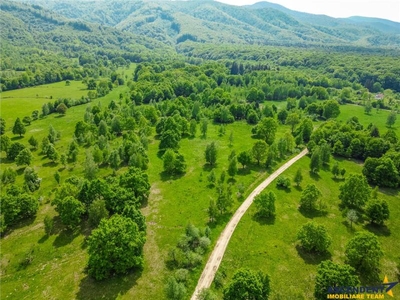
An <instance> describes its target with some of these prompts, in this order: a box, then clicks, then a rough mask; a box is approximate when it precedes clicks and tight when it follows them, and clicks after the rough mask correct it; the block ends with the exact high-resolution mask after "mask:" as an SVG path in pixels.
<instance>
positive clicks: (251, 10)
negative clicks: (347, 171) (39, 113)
mask: <svg viewBox="0 0 400 300" xmlns="http://www.w3.org/2000/svg"><path fill="white" fill-rule="evenodd" d="M29 2H30V3H34V4H36V5H38V4H39V5H41V6H44V7H45V8H47V9H49V10H51V11H53V12H54V13H57V14H59V15H62V16H63V17H65V18H68V19H74V20H79V21H80V22H82V21H83V22H89V23H94V24H101V25H102V26H109V27H114V28H115V29H117V30H119V31H121V32H129V33H131V34H135V35H137V36H141V37H146V38H151V39H155V40H158V41H160V42H162V43H164V44H166V45H169V46H175V45H177V44H180V43H183V42H185V41H192V42H197V43H213V44H221V43H224V44H259V45H284V46H301V47H310V46H312V47H327V46H355V47H358V46H361V47H383V48H396V49H398V48H399V47H400V30H399V28H400V23H396V22H391V21H387V20H380V19H373V18H361V17H352V18H348V19H336V18H332V17H328V16H324V15H313V14H308V13H302V12H297V11H293V10H290V9H287V8H285V7H283V6H281V5H277V4H273V3H269V2H259V3H256V4H253V5H250V6H242V7H238V6H232V5H227V4H223V3H219V2H216V1H126V0H111V1H104V0H103V1H99V0H98V1H76V0H57V1H48V0H30V1H29ZM22 21H23V20H22Z"/></svg>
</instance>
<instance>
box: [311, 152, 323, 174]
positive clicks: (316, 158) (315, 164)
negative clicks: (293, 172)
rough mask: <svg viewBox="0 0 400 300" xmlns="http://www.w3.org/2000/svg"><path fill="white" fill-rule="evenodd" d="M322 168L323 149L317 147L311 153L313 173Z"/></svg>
mask: <svg viewBox="0 0 400 300" xmlns="http://www.w3.org/2000/svg"><path fill="white" fill-rule="evenodd" d="M320 168H321V151H320V149H319V147H315V148H314V149H313V151H312V154H311V161H310V170H311V172H312V173H315V174H316V173H318V172H319V169H320Z"/></svg>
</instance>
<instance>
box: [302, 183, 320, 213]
mask: <svg viewBox="0 0 400 300" xmlns="http://www.w3.org/2000/svg"><path fill="white" fill-rule="evenodd" d="M321 196H322V193H321V191H320V190H319V189H318V188H317V187H316V186H315V184H314V183H310V184H308V185H307V186H306V188H305V189H304V190H303V191H302V192H301V196H300V207H301V209H304V210H307V211H312V210H314V209H316V204H317V201H318V198H320V197H321Z"/></svg>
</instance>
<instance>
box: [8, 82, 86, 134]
mask: <svg viewBox="0 0 400 300" xmlns="http://www.w3.org/2000/svg"><path fill="white" fill-rule="evenodd" d="M87 92H88V91H87V88H86V85H85V84H83V83H82V82H81V81H71V82H70V86H66V84H65V81H62V82H57V83H52V84H46V85H40V86H35V87H30V88H25V89H20V90H13V91H6V92H2V93H1V94H0V99H1V100H0V107H1V109H0V113H1V117H2V118H4V119H5V120H6V124H7V130H9V131H10V132H11V129H12V126H13V125H14V121H15V119H16V118H18V117H20V118H21V120H22V118H23V117H25V116H31V114H32V112H33V111H34V110H36V109H37V110H39V112H41V108H42V105H43V104H44V103H48V102H54V101H55V100H57V99H58V98H71V99H80V98H81V97H82V96H86V95H87Z"/></svg>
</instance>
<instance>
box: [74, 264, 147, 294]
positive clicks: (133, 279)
mask: <svg viewBox="0 0 400 300" xmlns="http://www.w3.org/2000/svg"><path fill="white" fill-rule="evenodd" d="M141 275H142V270H137V271H135V272H132V273H129V274H127V275H123V276H113V277H111V278H109V279H106V280H101V281H96V280H94V279H93V278H91V277H89V276H88V275H87V276H86V277H84V278H83V279H82V280H81V282H80V284H79V291H78V293H77V294H76V299H78V300H92V299H93V300H97V299H117V298H119V296H122V295H124V294H126V293H127V292H128V291H129V290H130V289H131V288H132V287H134V286H135V285H136V284H137V280H138V279H139V278H140V276H141Z"/></svg>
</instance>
